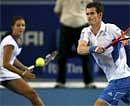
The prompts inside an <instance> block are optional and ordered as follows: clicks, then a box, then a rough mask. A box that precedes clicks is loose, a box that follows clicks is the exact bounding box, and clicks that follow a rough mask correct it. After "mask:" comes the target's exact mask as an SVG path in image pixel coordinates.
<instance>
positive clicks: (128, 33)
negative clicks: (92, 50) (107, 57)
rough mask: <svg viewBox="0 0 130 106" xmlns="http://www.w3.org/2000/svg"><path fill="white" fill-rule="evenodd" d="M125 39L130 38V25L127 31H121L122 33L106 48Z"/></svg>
mask: <svg viewBox="0 0 130 106" xmlns="http://www.w3.org/2000/svg"><path fill="white" fill-rule="evenodd" d="M124 40H130V27H128V28H127V30H126V31H123V32H121V35H120V36H119V37H118V38H116V39H114V40H113V41H112V43H111V44H109V45H108V46H106V47H105V49H108V48H109V47H111V46H113V45H116V44H117V43H118V42H120V41H124Z"/></svg>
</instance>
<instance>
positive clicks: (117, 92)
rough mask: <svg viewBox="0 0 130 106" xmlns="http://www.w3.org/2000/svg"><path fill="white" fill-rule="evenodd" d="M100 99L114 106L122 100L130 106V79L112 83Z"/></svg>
mask: <svg viewBox="0 0 130 106" xmlns="http://www.w3.org/2000/svg"><path fill="white" fill-rule="evenodd" d="M99 98H100V99H102V100H105V101H106V102H107V103H109V104H111V105H112V106H117V105H118V102H119V101H120V100H122V101H123V102H124V103H126V104H129V105H130V77H126V78H122V79H117V80H112V81H110V83H109V85H108V86H107V88H105V89H104V91H103V92H102V94H101V95H100V97H99Z"/></svg>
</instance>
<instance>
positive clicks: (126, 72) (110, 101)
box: [77, 2, 130, 106]
mask: <svg viewBox="0 0 130 106" xmlns="http://www.w3.org/2000/svg"><path fill="white" fill-rule="evenodd" d="M86 15H87V18H88V22H89V24H90V26H89V27H87V28H84V29H83V30H82V32H81V38H80V40H79V44H78V48H77V51H78V53H79V54H82V55H85V54H86V53H91V54H92V56H93V57H94V59H95V61H96V63H97V64H98V66H99V67H100V68H101V69H102V70H103V71H104V73H105V75H106V77H107V80H108V82H109V84H108V86H107V87H106V88H105V89H104V91H103V93H102V94H101V95H100V96H99V98H98V99H97V100H96V102H95V104H94V106H109V105H110V106H117V105H118V103H119V101H120V100H122V101H123V102H124V103H126V104H128V105H130V68H129V67H128V65H127V64H126V53H125V49H124V45H123V44H127V42H126V41H125V42H124V41H123V42H118V43H117V44H116V45H114V46H111V47H109V48H107V49H106V47H107V46H108V45H109V44H111V42H112V40H113V39H115V38H117V37H118V35H121V30H120V29H119V28H118V27H117V26H116V25H114V24H110V23H107V24H105V23H104V22H103V21H102V16H103V6H102V4H101V3H98V2H93V3H89V4H88V5H87V7H86Z"/></svg>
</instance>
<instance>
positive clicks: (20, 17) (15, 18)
mask: <svg viewBox="0 0 130 106" xmlns="http://www.w3.org/2000/svg"><path fill="white" fill-rule="evenodd" d="M17 20H25V19H24V18H23V17H22V16H14V17H13V19H12V22H11V26H14V24H15V23H16V21H17ZM11 34H12V30H10V31H8V32H7V33H6V34H5V35H4V36H2V38H1V40H2V39H3V38H4V37H6V36H8V35H11Z"/></svg>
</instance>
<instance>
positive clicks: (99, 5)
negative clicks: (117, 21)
mask: <svg viewBox="0 0 130 106" xmlns="http://www.w3.org/2000/svg"><path fill="white" fill-rule="evenodd" d="M92 7H94V8H96V12H97V13H100V12H102V13H103V12H104V6H103V5H102V3H101V2H90V3H89V4H87V6H86V8H92Z"/></svg>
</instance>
